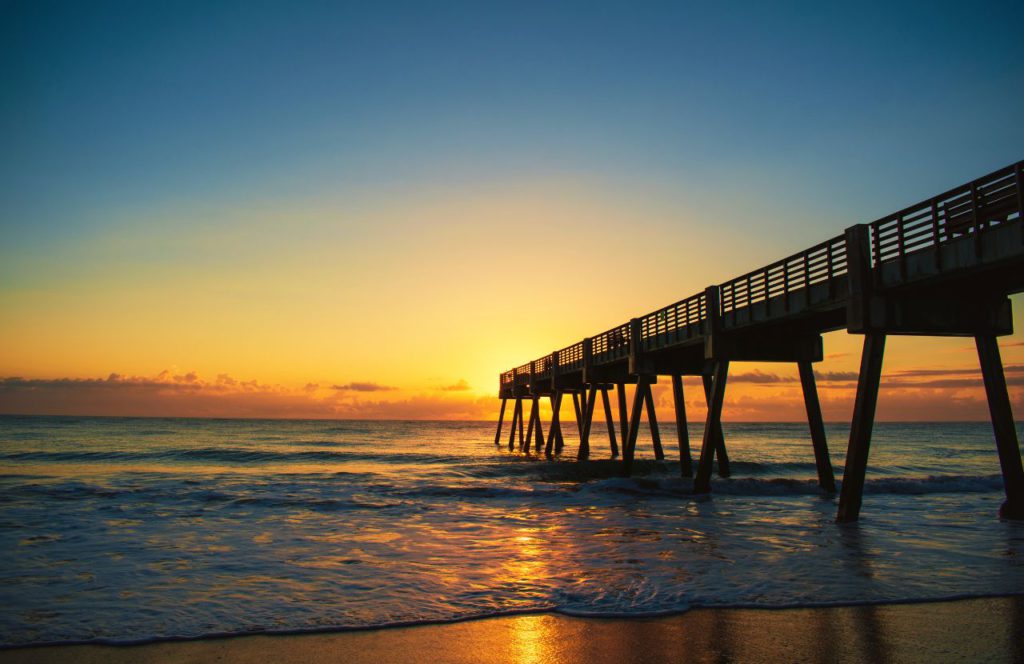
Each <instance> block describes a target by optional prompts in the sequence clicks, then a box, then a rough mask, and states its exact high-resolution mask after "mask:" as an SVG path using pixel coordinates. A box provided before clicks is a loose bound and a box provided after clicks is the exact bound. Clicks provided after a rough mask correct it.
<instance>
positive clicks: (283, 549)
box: [0, 417, 1024, 644]
mask: <svg viewBox="0 0 1024 664" xmlns="http://www.w3.org/2000/svg"><path fill="white" fill-rule="evenodd" d="M666 429H667V430H665V431H663V434H664V436H665V438H666V451H667V452H668V453H669V456H670V458H671V457H673V456H675V436H674V431H673V430H672V427H667V428H666ZM690 433H691V437H692V439H693V440H694V441H699V440H700V438H699V436H700V434H701V431H700V428H699V427H695V428H693V429H691V432H690ZM847 433H848V430H847V428H846V427H845V426H829V427H828V436H829V440H830V442H831V447H832V457H833V462H834V464H835V466H836V474H837V477H839V476H841V469H842V463H843V452H844V451H845V441H846V436H847ZM645 434H646V432H645ZM1018 435H1020V434H1018ZM493 436H494V433H493V425H492V424H487V423H456V422H324V421H260V420H248V421H244V420H191V419H122V418H44V417H38V418H22V417H0V464H2V465H0V468H2V470H0V473H2V474H0V550H2V551H3V553H4V561H5V564H4V565H3V566H2V567H0V642H2V643H5V644H21V643H31V642H54V641H71V640H100V639H102V640H111V641H131V640H142V639H149V638H161V637H179V636H200V635H204V634H221V633H234V632H251V631H275V630H304V629H317V628H328V627H342V628H345V627H365V626H375V625H388V624H395V623H406V622H418V621H433V620H441V621H443V620H452V619H458V618H465V617H473V616H483V615H492V614H500V613H508V612H515V611H540V610H557V611H562V612H565V613H571V614H586V615H640V614H650V613H661V612H674V611H683V610H686V609H687V608H690V607H694V606H794V605H814V604H830V603H856V602H878V601H904V600H921V599H938V598H944V597H959V596H980V595H991V594H1007V593H1010V594H1024V524H1022V523H1015V522H1008V521H1000V520H999V519H997V518H996V512H997V510H998V507H999V504H1000V503H1001V501H1002V498H1003V495H1002V481H1001V479H1000V476H999V474H998V473H999V466H998V461H997V457H996V453H995V446H994V443H993V441H992V432H991V427H990V426H989V425H988V424H984V423H977V424H975V423H970V424H879V425H876V432H875V437H874V441H873V444H872V451H871V459H870V463H869V475H868V482H867V487H866V495H865V500H864V511H863V513H862V519H861V522H860V523H859V524H856V525H846V526H837V525H836V524H834V523H833V519H834V516H835V510H836V498H835V497H833V496H828V495H825V494H823V493H822V492H821V491H819V490H818V488H817V486H816V483H815V480H814V477H815V475H814V472H815V471H814V463H813V455H812V452H811V448H810V443H809V441H808V434H807V428H806V425H805V424H733V425H727V426H726V439H727V444H728V447H729V453H730V456H731V458H732V459H733V477H732V478H731V479H727V480H724V479H718V478H716V479H715V480H714V482H713V495H712V496H711V497H710V498H707V497H704V498H696V497H693V496H691V495H689V490H690V487H691V483H690V481H689V480H682V479H680V478H679V477H678V467H677V465H676V464H673V463H669V462H656V461H654V460H653V459H652V458H651V457H652V454H651V444H650V441H649V439H647V438H643V437H642V439H641V441H640V444H639V446H638V455H639V456H640V458H641V459H642V460H641V462H640V463H638V464H637V467H636V470H635V477H633V478H631V479H624V478H620V477H617V473H618V466H617V464H616V463H614V462H612V461H610V460H608V459H607V458H605V459H601V458H600V457H601V456H602V455H603V456H604V457H607V451H606V450H607V443H606V438H605V437H604V436H605V432H604V430H603V429H602V428H600V427H599V426H597V425H595V431H594V434H593V436H594V438H593V442H592V449H593V451H594V460H593V461H591V462H589V463H585V464H577V463H576V462H575V461H574V460H572V457H573V456H574V451H575V439H574V437H573V432H571V431H569V432H567V439H568V440H567V443H568V446H567V448H566V457H567V458H566V459H565V460H563V461H554V462H549V461H545V460H543V459H541V460H538V459H534V458H527V457H522V456H513V455H510V454H508V452H507V451H506V450H504V449H496V448H495V446H494V444H493ZM695 447H696V444H695Z"/></svg>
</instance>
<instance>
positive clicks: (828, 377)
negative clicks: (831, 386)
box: [814, 371, 860, 383]
mask: <svg viewBox="0 0 1024 664" xmlns="http://www.w3.org/2000/svg"><path fill="white" fill-rule="evenodd" d="M859 377H860V376H859V375H858V374H857V372H856V371H815V372H814V379H815V380H816V381H818V382H819V383H847V382H849V381H851V380H857V379H858V378H859Z"/></svg>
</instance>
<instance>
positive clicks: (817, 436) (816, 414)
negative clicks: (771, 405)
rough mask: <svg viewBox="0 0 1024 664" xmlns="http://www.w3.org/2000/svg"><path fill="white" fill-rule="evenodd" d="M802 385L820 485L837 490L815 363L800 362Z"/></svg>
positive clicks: (830, 489) (830, 491)
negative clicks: (815, 380)
mask: <svg viewBox="0 0 1024 664" xmlns="http://www.w3.org/2000/svg"><path fill="white" fill-rule="evenodd" d="M797 367H798V368H799V370H800V385H801V386H802V387H803V392H804V406H805V407H806V408H807V425H808V427H810V430H811V444H812V445H813V446H814V465H815V467H816V468H817V469H818V486H820V487H821V488H822V489H824V490H825V491H828V492H829V493H835V492H836V480H835V475H834V474H833V472H832V460H831V459H830V458H829V455H828V441H827V440H826V438H825V422H824V420H823V419H822V417H821V402H820V401H819V400H818V386H817V385H816V384H815V382H814V365H812V364H811V363H810V362H807V361H804V362H798V363H797Z"/></svg>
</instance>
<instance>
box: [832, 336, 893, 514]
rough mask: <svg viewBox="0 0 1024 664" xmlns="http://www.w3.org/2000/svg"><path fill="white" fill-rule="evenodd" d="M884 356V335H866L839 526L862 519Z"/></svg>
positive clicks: (847, 456)
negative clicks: (863, 498)
mask: <svg viewBox="0 0 1024 664" xmlns="http://www.w3.org/2000/svg"><path fill="white" fill-rule="evenodd" d="M884 355H885V335H884V334H880V333H877V332H874V333H869V334H867V335H865V336H864V351H863V353H862V354H861V360H860V378H859V379H858V381H857V397H856V399H855V401H854V403H853V422H852V423H851V425H850V445H849V447H848V448H847V450H846V468H845V469H844V470H843V487H842V490H841V491H840V493H839V511H838V513H837V515H836V521H837V522H839V523H845V522H849V521H856V520H857V519H858V518H859V517H860V504H861V498H862V497H863V494H864V474H865V472H866V471H867V466H868V451H869V449H870V447H871V428H872V426H873V425H874V422H875V407H876V406H877V405H878V383H879V381H880V380H881V377H882V358H883V357H884Z"/></svg>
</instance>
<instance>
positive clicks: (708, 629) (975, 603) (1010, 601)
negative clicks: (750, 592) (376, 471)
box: [0, 597, 1024, 664]
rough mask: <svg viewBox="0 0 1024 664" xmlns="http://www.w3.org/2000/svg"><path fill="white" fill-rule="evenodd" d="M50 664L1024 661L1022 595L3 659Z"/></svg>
mask: <svg viewBox="0 0 1024 664" xmlns="http://www.w3.org/2000/svg"><path fill="white" fill-rule="evenodd" d="M0 661H2V662H11V663H25V664H29V663H48V662H78V663H80V664H89V663H92V662H109V663H112V664H118V663H121V662H124V663H129V662H158V663H161V664H171V663H175V664H179V663H182V664H183V663H186V662H224V663H231V662H254V661H267V662H281V663H290V662H296V663H298V662H302V663H303V664H316V663H318V662H350V663H353V664H361V663H364V662H366V663H373V664H381V663H383V662H389V663H390V662H396V663H404V662H409V663H413V662H424V661H431V662H451V663H462V662H465V663H466V664H470V663H481V664H501V663H504V662H519V663H522V662H590V663H593V664H600V663H603V662H609V663H612V662H615V663H617V664H621V663H622V662H665V661H688V662H954V661H957V662H959V661H972V662H1020V661H1024V597H1003V598H986V599H968V600H958V601H949V602H931V603H922V604H893V605H876V606H855V607H830V608H813V609H804V608H801V609H776V610H771V609H697V610H693V611H690V612H688V613H685V614H682V615H676V616H668V617H661V618H637V619H586V618H573V617H567V616H561V615H554V614H539V615H523V616H509V617H498V618H487V619H482V620H471V621H467V622H461V623H452V624H444V625H422V626H416V627H400V628H391V629H380V630H367V631H354V632H337V633H318V634H304V635H292V636H274V635H263V636H239V637H230V638H216V639H201V640H196V641H178V642H160V643H151V644H146V645H136V646H102V645H74V646H47V647H34V648H18V649H12V650H6V651H0Z"/></svg>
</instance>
